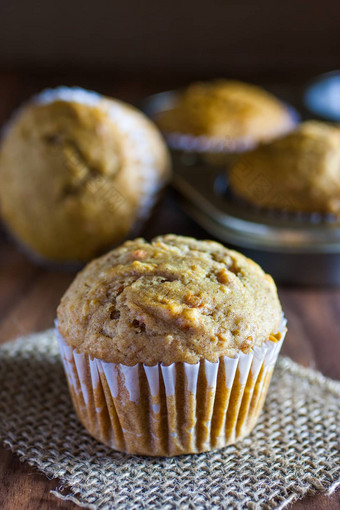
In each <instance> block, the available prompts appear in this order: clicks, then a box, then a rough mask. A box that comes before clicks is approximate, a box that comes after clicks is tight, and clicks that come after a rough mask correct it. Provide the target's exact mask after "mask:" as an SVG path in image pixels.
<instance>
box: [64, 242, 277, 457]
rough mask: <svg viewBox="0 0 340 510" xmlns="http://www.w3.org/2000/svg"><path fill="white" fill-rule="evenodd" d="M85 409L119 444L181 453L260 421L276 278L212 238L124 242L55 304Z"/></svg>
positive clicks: (78, 404) (94, 426)
mask: <svg viewBox="0 0 340 510" xmlns="http://www.w3.org/2000/svg"><path fill="white" fill-rule="evenodd" d="M57 317H58V320H57V323H56V324H57V329H56V333H57V338H58V341H59V346H60V351H61V355H62V359H63V362H64V366H65V372H66V376H67V379H68V384H69V388H70V393H71V396H72V400H73V403H74V405H75V409H76V411H77V414H78V417H79V419H80V421H81V422H82V423H83V425H84V426H85V427H86V428H87V430H88V431H89V432H90V434H91V435H93V436H94V437H95V438H97V439H98V440H100V441H102V442H103V443H105V444H107V445H109V446H111V447H112V448H114V449H116V450H120V451H123V452H127V453H133V454H142V455H161V456H173V455H179V454H186V453H199V452H203V451H207V450H211V449H214V448H219V447H222V446H225V445H227V444H230V443H233V442H235V441H236V440H238V439H240V438H242V437H244V436H245V435H247V434H248V433H249V432H250V431H251V430H252V428H253V427H254V425H255V423H256V420H257V418H258V416H259V413H260V411H261V408H262V406H263V403H264V399H265V396H266V393H267V389H268V385H269V382H270V378H271V374H272V371H273V367H274V364H275V361H276V358H277V355H278V352H279V350H280V347H281V345H282V342H283V338H284V335H285V321H284V319H283V316H282V310H281V306H280V302H279V299H278V296H277V291H276V287H275V284H274V282H273V280H272V278H271V277H270V276H268V275H266V274H265V273H264V272H263V271H262V269H261V268H260V267H259V266H258V265H257V264H255V263H254V262H253V261H251V260H249V259H247V258H246V257H244V256H243V255H241V254H240V253H237V252H235V251H232V250H228V249H227V248H225V247H223V246H222V245H221V244H219V243H216V242H212V241H197V240H195V239H192V238H187V237H180V236H176V235H166V236H161V237H157V238H155V239H154V240H153V241H152V242H150V243H149V242H147V241H145V240H144V239H135V240H133V241H127V242H125V244H123V245H122V246H121V247H119V248H116V249H114V250H113V251H111V252H109V253H108V254H106V255H104V256H102V257H101V258H99V259H97V260H94V261H92V262H91V263H90V264H89V265H87V266H86V267H85V269H83V271H82V272H80V273H79V274H78V275H77V277H76V278H75V280H74V282H73V283H72V284H71V286H70V287H69V289H68V290H67V291H66V293H65V295H64V296H63V298H62V300H61V303H60V305H59V307H58V312H57Z"/></svg>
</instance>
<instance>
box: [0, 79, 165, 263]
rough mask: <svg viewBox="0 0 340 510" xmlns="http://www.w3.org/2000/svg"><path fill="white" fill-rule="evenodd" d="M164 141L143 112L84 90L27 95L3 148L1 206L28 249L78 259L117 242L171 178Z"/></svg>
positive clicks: (0, 155) (0, 157)
mask: <svg viewBox="0 0 340 510" xmlns="http://www.w3.org/2000/svg"><path fill="white" fill-rule="evenodd" d="M169 173H170V164H169V156H168V152H167V149H166V146H165V144H164V142H163V140H162V138H161V136H160V134H159V132H158V130H157V129H156V128H155V127H154V126H153V124H152V123H151V122H150V121H149V120H148V119H147V118H146V117H145V116H144V115H143V114H141V113H140V112H138V111H137V110H135V109H134V108H132V107H130V106H129V105H127V104H124V103H122V102H120V101H117V100H114V99H108V98H105V97H103V96H101V95H99V94H96V93H94V92H88V91H85V90H82V89H69V88H63V87H62V88H59V89H56V90H51V91H45V92H43V93H42V94H40V95H39V96H37V97H35V98H33V100H32V101H30V102H29V103H28V104H27V105H25V106H24V107H23V108H21V110H20V111H19V112H18V113H17V114H16V115H15V117H14V118H13V119H12V121H11V122H10V123H9V125H8V126H7V129H6V130H5V132H4V137H3V140H2V144H1V147H0V206H1V211H2V216H3V219H4V221H5V223H6V224H7V226H8V228H9V230H10V231H11V232H12V233H13V235H14V237H16V238H17V239H18V240H19V241H20V242H21V243H22V244H23V245H24V246H26V247H27V248H28V249H29V250H30V251H32V252H33V253H36V254H38V255H40V256H42V257H44V258H46V259H49V260H55V261H71V262H72V261H85V260H89V259H90V258H92V257H93V256H96V255H98V254H99V253H101V252H103V251H105V250H106V249H107V248H109V247H112V246H113V245H115V244H117V243H118V242H121V241H122V240H123V239H124V238H125V237H126V235H127V234H128V233H129V232H130V231H131V229H132V228H134V226H135V225H136V224H138V222H140V221H141V220H142V219H143V218H145V217H146V216H147V215H148V213H149V211H150V209H151V208H152V205H153V203H154V201H155V198H156V196H157V193H158V191H159V190H160V189H161V188H162V187H163V186H164V184H165V183H166V181H167V180H168V178H169Z"/></svg>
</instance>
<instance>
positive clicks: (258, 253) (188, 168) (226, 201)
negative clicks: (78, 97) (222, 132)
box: [144, 92, 340, 285]
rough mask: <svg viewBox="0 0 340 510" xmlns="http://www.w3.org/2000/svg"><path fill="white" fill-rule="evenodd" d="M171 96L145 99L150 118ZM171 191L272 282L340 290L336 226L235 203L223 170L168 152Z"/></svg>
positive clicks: (197, 158) (325, 220)
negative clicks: (337, 286)
mask: <svg viewBox="0 0 340 510" xmlns="http://www.w3.org/2000/svg"><path fill="white" fill-rule="evenodd" d="M175 97H176V93H174V92H168V93H162V94H156V95H155V96H152V97H150V98H148V99H147V100H146V102H145V104H144V111H145V112H146V113H147V114H148V115H149V116H150V117H151V118H153V117H154V116H155V115H156V113H157V112H159V111H162V110H164V109H169V108H171V107H172V105H173V104H174V100H175ZM172 155H173V163H174V177H173V186H174V188H175V189H176V190H177V192H178V194H179V198H180V201H181V204H182V206H183V208H184V209H185V210H186V212H187V213H188V214H189V215H190V216H191V217H192V218H193V219H194V220H195V221H196V222H197V223H198V224H199V225H201V226H202V227H203V228H204V229H205V230H207V231H208V232H209V233H210V234H211V235H212V236H214V237H215V238H217V239H219V240H221V241H223V242H225V243H227V244H230V245H232V246H233V247H235V248H236V249H239V250H240V251H242V252H243V253H245V254H246V255H247V256H249V257H251V258H252V259H254V260H256V261H257V262H258V263H259V264H260V265H261V266H262V267H263V269H264V270H265V271H267V272H268V273H270V274H271V275H272V276H273V277H274V278H275V280H276V281H278V282H283V283H290V284H308V285H338V284H340V224H339V223H338V222H337V221H336V219H335V218H333V217H331V216H329V217H325V216H322V215H319V214H317V213H315V214H302V213H301V214H292V213H275V212H274V211H264V210H260V209H256V208H253V207H251V206H248V205H247V204H244V203H242V202H240V201H238V200H237V199H236V198H235V197H234V196H233V195H232V193H231V192H230V189H229V186H228V181H227V177H226V169H221V168H218V167H213V166H211V165H208V164H207V163H205V162H204V160H202V158H201V157H200V156H199V155H197V154H195V153H190V152H184V151H179V150H172Z"/></svg>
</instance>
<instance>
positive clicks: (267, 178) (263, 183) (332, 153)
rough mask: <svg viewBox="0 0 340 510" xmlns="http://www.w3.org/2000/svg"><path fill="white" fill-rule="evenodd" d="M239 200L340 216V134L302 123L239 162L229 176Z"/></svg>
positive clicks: (331, 127)
mask: <svg viewBox="0 0 340 510" xmlns="http://www.w3.org/2000/svg"><path fill="white" fill-rule="evenodd" d="M229 178H230V185H231V187H232V189H233V191H234V192H235V194H237V195H238V196H240V197H241V198H243V199H244V200H247V201H248V202H250V203H252V204H254V205H257V206H260V207H266V208H273V209H280V210H288V211H302V212H320V213H335V214H337V215H339V214H340V128H339V126H338V125H330V124H326V123H323V122H317V121H309V122H304V123H302V124H301V125H300V126H299V127H298V128H297V129H296V130H295V131H294V132H292V133H290V134H289V135H287V136H285V137H284V138H281V139H279V140H276V141H274V142H271V143H270V144H267V145H263V146H261V147H259V148H257V149H255V150H254V151H252V152H248V153H247V154H244V155H242V156H240V157H239V158H238V160H237V162H236V163H235V165H234V166H233V167H232V168H231V169H230V172H229Z"/></svg>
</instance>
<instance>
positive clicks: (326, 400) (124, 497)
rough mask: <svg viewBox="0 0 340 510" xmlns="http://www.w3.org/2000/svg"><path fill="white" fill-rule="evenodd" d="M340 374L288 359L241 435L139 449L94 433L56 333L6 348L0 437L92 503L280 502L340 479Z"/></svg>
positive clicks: (331, 486)
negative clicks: (180, 450) (189, 450)
mask: <svg viewBox="0 0 340 510" xmlns="http://www.w3.org/2000/svg"><path fill="white" fill-rule="evenodd" d="M339 423H340V383H338V382H335V381H331V380H329V379H326V378H324V377H323V376H322V375H321V374H320V373H318V372H315V371H312V370H309V369H305V368H302V367H300V366H299V365H297V364H295V363H293V362H292V361H290V360H288V359H286V358H280V359H279V361H278V363H277V367H276V369H275V372H274V375H273V379H272V383H271V386H270V390H269V393H268V397H267V400H266V403H265V407H264V410H263V412H262V414H261V417H260V420H259V422H258V425H257V426H256V427H255V430H254V431H253V433H252V434H251V435H250V436H249V437H248V438H246V439H244V440H242V441H241V442H239V443H237V444H235V445H232V446H229V447H226V448H224V449H221V450H217V451H213V452H210V453H206V454H201V455H191V456H189V455H188V456H181V457H173V458H156V457H153V458H151V457H137V456H130V455H126V454H122V453H118V452H115V451H113V450H111V449H109V448H108V447H106V446H103V445H101V444H100V443H98V442H97V441H96V440H95V439H93V438H91V437H90V436H89V435H88V433H87V432H86V431H85V430H84V428H83V427H82V425H81V424H80V423H79V421H78V419H77V417H76V415H75V413H74V410H73V407H72V403H71V400H70V397H69V393H68V389H67V386H66V382H65V376H64V373H63V367H62V364H61V360H60V356H59V353H58V347H57V343H56V340H55V338H54V333H53V332H52V331H51V330H49V331H46V332H44V333H39V334H35V335H31V336H29V337H25V338H21V339H19V340H16V341H15V342H12V343H9V344H6V345H4V346H3V347H1V349H0V437H1V439H2V441H3V443H4V444H5V445H7V446H8V447H9V448H10V449H11V450H13V451H14V452H16V453H17V454H18V455H19V456H20V457H21V459H22V460H25V461H27V462H28V463H29V464H30V465H32V466H35V467H37V468H38V469H39V470H41V471H42V472H43V473H45V474H46V475H48V476H49V477H56V478H59V480H60V481H61V484H62V487H61V488H60V487H59V489H58V491H54V494H55V495H57V496H58V497H61V498H63V499H70V500H72V501H74V502H75V503H77V504H78V505H80V506H83V507H85V508H89V509H100V510H104V509H105V510H107V509H111V508H112V509H118V510H125V509H147V508H152V509H162V510H170V509H173V508H178V509H179V508H180V509H181V510H182V509H195V510H196V509H199V510H201V509H216V510H217V509H220V508H226V509H252V510H255V509H271V508H283V507H285V506H286V505H288V504H289V503H292V502H293V501H295V500H296V499H298V498H301V497H303V496H304V495H307V494H314V493H316V492H318V491H326V492H328V493H331V492H332V491H334V490H335V488H336V487H337V486H338V485H339V484H340V456H339Z"/></svg>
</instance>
